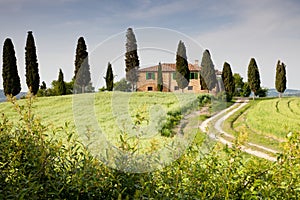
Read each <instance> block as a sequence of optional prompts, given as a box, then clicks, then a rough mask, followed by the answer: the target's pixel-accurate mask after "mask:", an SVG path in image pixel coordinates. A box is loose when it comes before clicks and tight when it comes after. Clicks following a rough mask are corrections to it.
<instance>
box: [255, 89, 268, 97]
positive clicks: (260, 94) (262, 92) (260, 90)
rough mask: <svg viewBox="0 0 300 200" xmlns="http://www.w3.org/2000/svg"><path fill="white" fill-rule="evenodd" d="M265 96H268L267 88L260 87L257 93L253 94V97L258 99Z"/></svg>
mask: <svg viewBox="0 0 300 200" xmlns="http://www.w3.org/2000/svg"><path fill="white" fill-rule="evenodd" d="M267 94H268V88H262V87H260V88H259V89H258V91H257V92H256V93H255V95H256V96H259V97H266V96H267Z"/></svg>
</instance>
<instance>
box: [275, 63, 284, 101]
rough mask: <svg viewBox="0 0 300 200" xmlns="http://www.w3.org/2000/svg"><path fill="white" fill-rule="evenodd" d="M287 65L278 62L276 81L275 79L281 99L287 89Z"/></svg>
mask: <svg viewBox="0 0 300 200" xmlns="http://www.w3.org/2000/svg"><path fill="white" fill-rule="evenodd" d="M285 68H286V65H285V64H284V63H281V62H280V60H278V62H277V67H276V79H275V87H276V90H277V92H279V97H280V98H281V96H282V93H284V91H285V89H286V69H285Z"/></svg>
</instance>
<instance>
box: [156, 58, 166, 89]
mask: <svg viewBox="0 0 300 200" xmlns="http://www.w3.org/2000/svg"><path fill="white" fill-rule="evenodd" d="M163 88H164V86H163V76H162V67H161V63H160V62H159V64H158V69H157V91H160V92H161V91H163Z"/></svg>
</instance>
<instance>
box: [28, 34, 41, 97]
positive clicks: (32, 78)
mask: <svg viewBox="0 0 300 200" xmlns="http://www.w3.org/2000/svg"><path fill="white" fill-rule="evenodd" d="M25 64H26V84H27V86H28V88H29V90H30V91H31V93H32V94H33V95H36V94H37V92H38V90H39V86H40V75H39V68H38V62H37V55H36V47H35V43H34V38H33V35H32V31H28V35H27V41H26V47H25Z"/></svg>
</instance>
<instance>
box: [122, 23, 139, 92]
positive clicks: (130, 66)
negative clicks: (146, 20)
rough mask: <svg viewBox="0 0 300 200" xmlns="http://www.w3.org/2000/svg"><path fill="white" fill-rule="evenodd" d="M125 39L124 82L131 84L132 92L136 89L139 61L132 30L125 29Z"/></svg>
mask: <svg viewBox="0 0 300 200" xmlns="http://www.w3.org/2000/svg"><path fill="white" fill-rule="evenodd" d="M126 38H127V41H126V53H125V64H126V68H125V71H126V80H127V81H128V82H130V83H131V86H132V91H134V90H135V87H136V82H137V81H138V69H139V65H140V61H139V57H138V54H137V44H136V38H135V35H134V33H133V30H132V28H128V29H127V33H126Z"/></svg>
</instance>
